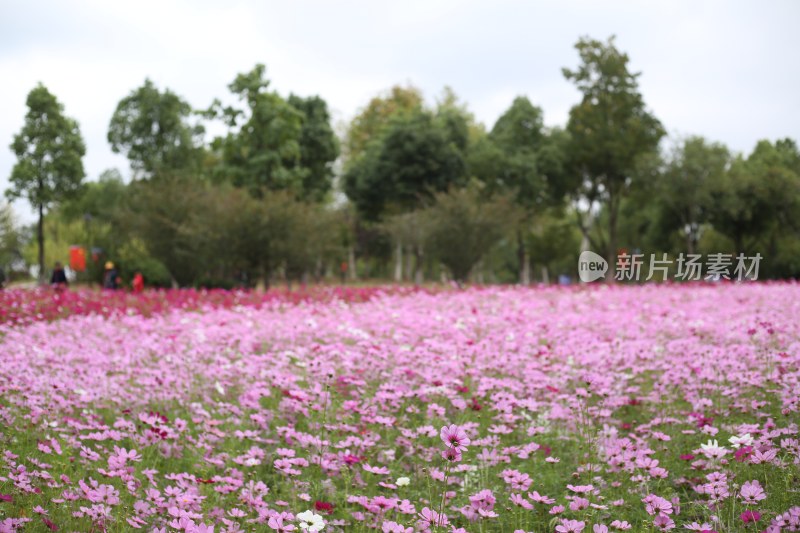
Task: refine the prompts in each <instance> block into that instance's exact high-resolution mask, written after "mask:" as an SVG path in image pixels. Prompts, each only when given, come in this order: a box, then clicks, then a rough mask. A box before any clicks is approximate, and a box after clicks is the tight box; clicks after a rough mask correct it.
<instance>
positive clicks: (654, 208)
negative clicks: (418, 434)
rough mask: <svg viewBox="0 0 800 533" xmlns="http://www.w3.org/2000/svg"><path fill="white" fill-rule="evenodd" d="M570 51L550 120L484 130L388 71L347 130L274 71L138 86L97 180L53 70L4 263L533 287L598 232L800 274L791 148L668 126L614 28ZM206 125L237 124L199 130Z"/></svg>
mask: <svg viewBox="0 0 800 533" xmlns="http://www.w3.org/2000/svg"><path fill="white" fill-rule="evenodd" d="M576 50H577V52H578V57H579V62H578V65H577V67H576V68H574V69H570V68H565V69H563V75H564V76H565V77H566V79H567V80H569V81H571V82H572V83H574V84H575V86H576V87H577V88H578V89H579V91H580V94H581V97H580V100H579V101H578V102H576V103H575V105H574V106H573V107H572V108H571V110H570V113H569V120H568V122H567V124H566V125H565V126H564V127H551V128H548V127H546V126H545V125H544V119H543V112H542V109H541V108H540V107H537V106H536V105H535V104H534V103H532V102H531V101H530V100H529V99H528V98H527V97H525V96H519V97H517V98H515V99H514V100H513V102H511V104H510V106H509V108H508V109H507V110H506V111H505V112H504V113H503V114H502V115H501V116H500V117H499V118H498V119H497V121H496V122H495V123H494V124H493V125H492V126H491V128H487V127H486V126H484V125H483V124H481V123H479V122H477V121H476V120H475V118H474V116H473V115H472V114H471V113H470V112H469V109H468V107H467V105H466V104H465V103H463V102H461V101H460V100H459V98H458V97H457V95H456V94H455V92H454V91H453V90H452V89H450V88H445V89H444V90H443V92H442V94H441V95H440V97H439V98H438V99H437V100H436V101H435V103H434V104H432V105H431V104H427V103H426V101H425V98H424V95H423V94H422V93H421V92H420V91H419V90H418V89H416V88H415V87H413V86H395V87H392V88H390V89H389V90H387V91H386V92H384V93H382V94H380V95H377V96H375V97H374V98H373V99H371V100H370V101H369V102H368V103H367V104H366V105H365V106H364V107H363V108H362V109H361V110H360V112H359V113H358V114H357V116H356V117H355V118H354V119H353V120H352V121H351V122H350V123H349V124H348V125H347V127H346V129H345V131H344V132H343V133H342V134H341V135H337V134H336V132H335V131H334V128H333V126H332V124H331V117H330V113H329V110H328V106H327V103H326V102H325V101H324V100H323V99H322V98H320V97H319V96H311V97H302V96H297V95H294V94H289V95H288V96H283V95H281V94H279V93H278V92H276V91H274V90H272V89H271V87H270V82H269V80H268V78H267V76H266V68H265V67H264V66H263V65H256V66H255V67H254V68H253V69H252V70H251V71H250V72H246V73H242V74H240V75H238V76H236V78H235V79H234V80H233V81H232V82H231V83H230V85H229V86H228V88H229V90H230V92H231V97H232V99H233V100H235V103H234V104H232V105H223V103H221V101H219V100H215V101H214V102H212V103H210V105H209V106H208V107H207V108H205V109H193V108H192V107H191V106H190V105H189V104H188V103H187V102H186V101H185V100H184V99H183V98H182V97H180V96H179V95H177V94H175V93H173V92H172V91H171V90H169V89H161V88H158V87H157V86H155V84H153V83H152V82H151V81H150V80H145V82H144V84H143V85H142V86H141V87H139V88H136V89H134V90H133V91H131V93H130V94H128V95H127V96H125V97H123V98H122V99H121V100H120V102H119V104H118V106H117V108H116V110H115V112H114V114H113V116H112V117H111V120H110V123H109V128H108V142H109V143H110V146H111V148H112V150H113V151H114V152H116V153H121V154H124V155H125V156H126V157H127V158H128V160H129V162H130V168H131V172H132V176H133V179H132V180H130V181H129V182H128V183H126V182H125V181H123V179H122V178H121V176H120V173H119V172H118V171H116V170H109V171H106V172H104V173H103V175H101V176H100V177H99V179H98V180H96V181H88V182H87V181H86V180H85V178H86V176H85V172H84V170H83V166H82V162H81V161H82V157H83V155H84V153H85V146H84V142H83V140H82V138H81V135H80V131H79V127H78V124H77V123H76V122H75V121H74V120H73V119H70V118H69V117H67V116H66V114H65V111H64V109H63V106H62V105H61V104H60V103H59V102H58V101H57V99H56V97H55V96H54V95H52V94H51V93H50V92H49V91H48V90H47V89H46V88H45V87H44V86H42V85H39V86H37V87H36V88H34V89H33V90H32V91H31V93H30V94H29V96H28V100H27V106H28V113H27V115H26V118H25V124H24V126H23V128H22V130H21V131H20V133H19V134H18V135H16V136H15V137H14V139H13V142H12V144H11V149H12V151H13V152H14V154H15V155H16V157H17V163H16V165H15V166H14V168H13V171H12V174H11V176H10V183H11V186H10V188H9V189H8V190H7V191H6V195H7V197H8V198H9V199H12V200H13V199H16V198H20V197H24V198H27V199H28V200H29V201H30V203H31V205H33V206H34V207H35V208H36V210H37V212H38V215H39V219H38V223H37V224H36V228H35V231H33V232H28V234H25V232H23V231H21V230H20V228H18V227H15V225H14V224H13V223H12V221H11V220H10V218H9V216H8V208H7V207H6V208H5V209H4V210H3V211H1V212H0V214H3V216H0V232H2V233H1V234H0V237H2V238H1V239H0V247H2V249H0V263H3V262H4V264H5V265H6V266H7V267H8V265H9V264H11V263H13V262H14V261H16V264H20V262H21V261H22V260H26V261H28V262H30V263H34V262H36V263H38V264H39V267H40V272H44V271H45V270H46V265H47V264H48V263H50V262H52V261H54V260H56V259H61V260H64V258H65V256H66V247H67V246H69V245H70V244H80V245H85V246H86V247H87V248H88V249H90V250H92V252H93V254H94V256H95V257H94V259H96V260H95V261H89V269H88V272H87V273H86V274H85V277H86V279H87V280H91V279H97V278H98V276H99V275H100V273H99V269H100V268H101V263H102V262H103V261H102V260H104V259H106V258H108V259H113V260H115V261H116V262H117V263H118V265H119V267H120V268H121V270H122V273H123V275H124V276H125V275H130V274H132V273H133V272H134V271H140V272H142V273H143V274H144V275H145V277H146V279H148V281H149V282H150V283H151V284H154V285H175V284H177V285H182V286H189V285H203V286H234V285H237V284H238V285H245V286H252V285H254V284H255V283H257V282H259V281H260V282H264V283H267V284H269V283H274V282H276V281H286V282H289V283H291V282H293V281H305V280H309V279H316V280H319V279H322V278H331V277H334V278H337V277H340V276H346V277H348V278H355V277H365V278H393V279H395V280H398V281H399V280H414V281H416V282H421V281H423V280H424V279H437V280H438V279H441V278H449V279H454V280H456V281H458V282H463V281H466V280H468V279H474V280H476V281H483V282H520V283H530V282H531V281H533V280H539V281H551V280H553V279H554V277H555V276H557V275H570V276H572V275H574V273H575V271H576V267H577V257H578V254H579V252H580V250H581V248H582V247H583V248H586V247H589V248H591V249H593V250H595V251H597V252H599V253H601V254H603V255H604V256H605V257H606V258H607V259H608V260H609V263H610V264H611V265H613V264H614V262H615V257H616V255H617V253H618V251H619V250H620V249H626V250H637V251H641V252H643V253H659V254H660V253H664V252H666V253H669V254H673V255H675V254H678V253H681V252H685V253H711V252H728V253H755V252H760V253H761V254H762V256H764V262H763V264H762V272H761V274H762V276H767V277H773V278H787V277H797V276H798V273H800V231H798V230H799V229H800V228H798V224H797V220H798V216H797V215H800V202H799V200H800V151H798V147H797V144H796V142H795V141H794V140H791V139H782V140H777V141H768V140H763V141H760V142H758V144H757V145H756V146H755V148H754V149H753V151H752V152H751V153H750V154H747V155H744V154H734V153H731V151H730V150H728V149H727V148H726V147H725V146H724V145H722V144H720V143H718V142H714V141H712V140H708V139H705V138H702V137H698V136H689V137H685V138H681V139H667V138H666V136H665V128H664V126H663V125H662V123H661V122H660V121H659V120H658V119H657V118H656V117H655V116H654V114H653V113H652V111H651V110H650V109H648V107H647V106H646V103H645V101H644V97H643V95H642V94H641V92H640V90H639V85H638V77H639V75H640V73H636V72H631V70H630V68H629V58H628V55H627V54H626V53H624V52H623V51H621V50H619V49H618V48H617V46H616V44H615V42H614V39H613V37H612V38H610V39H608V40H606V41H600V40H594V39H591V38H582V39H580V40H579V41H578V43H577V44H576ZM211 123H217V124H221V125H222V126H223V128H224V133H223V134H222V135H219V136H217V137H215V138H213V139H211V140H206V139H205V129H206V126H207V125H209V124H211ZM45 215H46V216H45ZM45 242H48V243H49V245H48V246H45ZM0 266H2V265H0Z"/></svg>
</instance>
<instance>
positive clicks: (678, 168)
mask: <svg viewBox="0 0 800 533" xmlns="http://www.w3.org/2000/svg"><path fill="white" fill-rule="evenodd" d="M729 164H730V154H729V152H728V149H727V148H726V147H725V146H723V145H721V144H719V143H709V142H708V141H706V140H705V139H703V138H702V137H690V138H688V139H686V140H685V141H683V143H681V145H680V146H678V147H677V148H676V149H675V150H674V151H673V153H672V155H671V157H670V159H669V160H668V161H667V162H666V165H665V168H664V171H663V172H662V173H661V176H660V178H659V180H658V182H657V186H656V187H655V190H654V191H653V192H655V198H656V203H657V204H658V205H659V206H660V207H661V213H660V214H659V219H660V222H661V225H662V231H663V233H665V234H669V233H672V232H679V233H680V234H681V235H683V236H684V237H685V239H686V251H687V252H688V253H694V252H695V249H696V248H697V242H698V241H699V239H700V235H699V234H700V231H701V229H702V227H703V224H706V223H708V221H709V213H710V212H711V211H712V209H713V203H714V198H713V195H714V193H715V191H718V190H720V189H721V186H722V185H723V182H724V180H725V173H726V172H727V169H728V165H729Z"/></svg>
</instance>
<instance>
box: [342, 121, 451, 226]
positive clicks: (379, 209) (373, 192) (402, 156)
mask: <svg viewBox="0 0 800 533" xmlns="http://www.w3.org/2000/svg"><path fill="white" fill-rule="evenodd" d="M465 176H466V166H465V162H464V158H463V156H462V154H461V152H460V151H459V150H458V148H457V147H456V146H455V145H454V144H453V143H451V142H450V138H449V137H448V131H447V130H446V129H444V128H442V127H441V126H439V125H437V123H436V121H435V119H434V116H433V115H432V114H431V113H429V112H427V111H419V112H417V113H414V114H411V115H400V116H397V117H395V118H394V119H393V120H392V123H391V125H390V126H389V128H388V129H387V131H386V132H385V134H384V136H383V137H381V138H380V139H376V140H373V142H372V143H370V145H369V147H368V149H367V151H366V153H365V154H364V156H363V157H362V158H361V160H359V161H358V163H357V164H356V165H354V166H353V167H351V168H350V169H349V171H348V172H347V173H346V174H345V176H344V186H345V192H346V194H347V196H348V197H349V198H350V200H351V201H352V202H354V203H355V205H356V207H357V208H358V210H359V212H360V213H361V214H362V215H363V216H364V217H366V218H367V219H369V220H377V219H379V218H381V216H382V215H383V214H384V213H389V214H397V213H402V212H405V211H410V210H413V209H414V208H416V207H418V206H419V205H421V202H422V201H423V200H424V199H425V198H429V197H430V195H431V193H433V192H436V191H445V190H447V189H448V188H449V187H450V186H452V185H458V184H461V183H463V182H464V179H465Z"/></svg>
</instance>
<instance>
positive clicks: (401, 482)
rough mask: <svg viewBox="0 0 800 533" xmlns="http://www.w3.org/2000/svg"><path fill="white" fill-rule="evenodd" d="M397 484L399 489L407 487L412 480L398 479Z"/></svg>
mask: <svg viewBox="0 0 800 533" xmlns="http://www.w3.org/2000/svg"><path fill="white" fill-rule="evenodd" d="M396 483H397V486H398V487H405V486H406V485H408V484H409V483H411V480H410V479H409V478H407V477H405V476H403V477H399V478H397V482H396Z"/></svg>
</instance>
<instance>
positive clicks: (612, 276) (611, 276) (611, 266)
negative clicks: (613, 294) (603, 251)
mask: <svg viewBox="0 0 800 533" xmlns="http://www.w3.org/2000/svg"><path fill="white" fill-rule="evenodd" d="M608 208H609V209H608V257H607V259H608V274H606V281H608V282H609V283H614V281H616V266H617V214H618V213H617V211H618V208H619V206H618V204H617V202H616V200H615V198H613V197H612V198H609V201H608Z"/></svg>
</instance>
